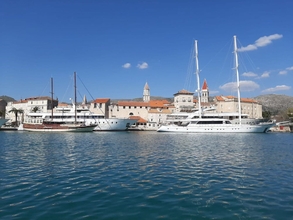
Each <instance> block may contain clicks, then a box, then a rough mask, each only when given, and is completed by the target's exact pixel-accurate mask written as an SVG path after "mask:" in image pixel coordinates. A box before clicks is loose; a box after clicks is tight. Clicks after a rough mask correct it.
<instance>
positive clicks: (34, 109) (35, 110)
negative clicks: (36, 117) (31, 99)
mask: <svg viewBox="0 0 293 220" xmlns="http://www.w3.org/2000/svg"><path fill="white" fill-rule="evenodd" d="M37 111H40V108H39V107H38V106H35V107H33V108H32V112H34V113H36V112H37Z"/></svg>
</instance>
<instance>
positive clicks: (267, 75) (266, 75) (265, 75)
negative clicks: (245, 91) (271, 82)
mask: <svg viewBox="0 0 293 220" xmlns="http://www.w3.org/2000/svg"><path fill="white" fill-rule="evenodd" d="M268 77H270V72H268V71H266V72H264V73H263V74H261V76H260V78H268Z"/></svg>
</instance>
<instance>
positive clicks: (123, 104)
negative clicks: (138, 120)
mask: <svg viewBox="0 0 293 220" xmlns="http://www.w3.org/2000/svg"><path fill="white" fill-rule="evenodd" d="M117 105H118V106H142V107H149V103H148V102H135V101H118V103H117Z"/></svg>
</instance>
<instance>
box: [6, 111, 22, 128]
mask: <svg viewBox="0 0 293 220" xmlns="http://www.w3.org/2000/svg"><path fill="white" fill-rule="evenodd" d="M11 112H12V113H14V115H15V125H16V126H17V125H18V122H17V118H18V114H23V112H24V111H23V110H22V109H16V108H12V109H11V110H10V111H9V113H11Z"/></svg>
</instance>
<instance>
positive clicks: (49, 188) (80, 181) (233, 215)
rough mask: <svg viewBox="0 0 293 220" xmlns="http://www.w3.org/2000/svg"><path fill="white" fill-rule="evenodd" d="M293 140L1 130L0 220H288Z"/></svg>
mask: <svg viewBox="0 0 293 220" xmlns="http://www.w3.org/2000/svg"><path fill="white" fill-rule="evenodd" d="M292 216H293V134H292V133H291V134H289V133H287V134H278V133H271V134H170V133H156V132H109V133H99V132H95V133H62V134H58V133H52V134H48V133H33V132H31V133H30V132H4V131H1V132H0V219H1V220H3V219H9V220H10V219H292Z"/></svg>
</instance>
